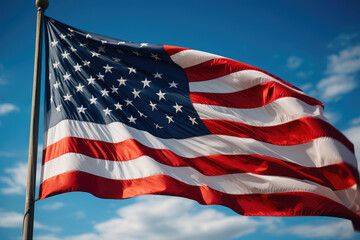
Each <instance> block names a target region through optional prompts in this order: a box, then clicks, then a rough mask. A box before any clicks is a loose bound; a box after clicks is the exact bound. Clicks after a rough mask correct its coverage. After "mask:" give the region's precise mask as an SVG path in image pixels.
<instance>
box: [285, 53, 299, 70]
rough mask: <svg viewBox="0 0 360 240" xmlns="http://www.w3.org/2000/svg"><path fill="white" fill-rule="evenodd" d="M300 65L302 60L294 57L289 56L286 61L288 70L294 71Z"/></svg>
mask: <svg viewBox="0 0 360 240" xmlns="http://www.w3.org/2000/svg"><path fill="white" fill-rule="evenodd" d="M302 63H303V59H301V58H299V57H296V56H291V57H289V58H288V60H287V67H288V68H290V69H296V68H298V67H300V66H301V64H302Z"/></svg>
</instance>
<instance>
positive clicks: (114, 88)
mask: <svg viewBox="0 0 360 240" xmlns="http://www.w3.org/2000/svg"><path fill="white" fill-rule="evenodd" d="M111 90H112V91H111V93H114V92H116V93H117V91H118V88H117V87H115V86H114V85H112V87H111Z"/></svg>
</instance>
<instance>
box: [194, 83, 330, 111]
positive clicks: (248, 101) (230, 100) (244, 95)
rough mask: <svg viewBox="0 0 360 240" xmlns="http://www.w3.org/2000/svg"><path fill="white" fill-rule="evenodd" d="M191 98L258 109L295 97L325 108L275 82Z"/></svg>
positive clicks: (315, 101)
mask: <svg viewBox="0 0 360 240" xmlns="http://www.w3.org/2000/svg"><path fill="white" fill-rule="evenodd" d="M190 97H191V101H192V102H193V103H200V104H207V105H216V106H223V107H231V108H258V107H262V106H265V105H266V104H269V103H271V102H273V101H275V100H277V99H280V98H284V97H294V98H297V99H300V100H301V101H303V102H305V103H307V104H309V105H312V106H315V105H320V106H322V107H324V105H323V104H322V103H321V102H320V101H318V100H316V99H314V98H312V97H309V96H307V95H304V94H301V93H298V92H296V91H294V90H291V89H289V88H287V87H285V86H284V85H281V84H279V83H277V82H274V81H270V82H265V83H261V84H258V85H256V86H253V87H251V88H248V89H245V90H242V91H238V92H234V93H203V92H191V93H190Z"/></svg>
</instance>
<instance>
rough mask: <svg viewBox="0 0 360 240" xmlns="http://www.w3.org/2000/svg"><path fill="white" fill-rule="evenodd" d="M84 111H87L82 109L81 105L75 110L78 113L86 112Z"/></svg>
mask: <svg viewBox="0 0 360 240" xmlns="http://www.w3.org/2000/svg"><path fill="white" fill-rule="evenodd" d="M86 109H87V108H84V106H83V105H81V107H79V108H77V110H78V112H79V113H85V110H86Z"/></svg>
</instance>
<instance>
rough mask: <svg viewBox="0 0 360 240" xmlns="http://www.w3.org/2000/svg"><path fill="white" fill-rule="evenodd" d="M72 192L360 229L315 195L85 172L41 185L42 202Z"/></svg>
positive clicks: (358, 220) (359, 221)
mask: <svg viewBox="0 0 360 240" xmlns="http://www.w3.org/2000/svg"><path fill="white" fill-rule="evenodd" d="M72 191H84V192H89V193H91V194H93V195H94V196H96V197H100V198H107V199H123V198H130V197H134V196H138V195H143V194H159V195H172V196H180V197H185V198H189V199H193V200H195V201H197V202H199V203H200V204H203V205H223V206H226V207H229V208H231V209H232V210H234V211H235V212H237V213H239V214H242V215H248V216H334V217H342V218H347V219H350V220H352V221H353V223H354V225H356V226H360V216H359V215H357V214H355V213H354V212H352V211H351V210H349V209H348V208H346V207H345V206H343V205H341V204H339V203H337V202H335V201H333V200H331V199H329V198H326V197H323V196H320V195H317V194H314V193H310V192H284V193H271V194H243V195H234V194H225V193H222V192H218V191H216V190H213V189H211V188H209V187H208V186H191V185H188V184H185V183H183V182H180V181H177V180H175V179H173V178H171V177H169V176H165V175H156V176H151V177H146V178H140V179H133V180H111V179H106V178H102V177H98V176H94V175H91V174H88V173H84V172H67V173H64V174H61V175H58V176H55V177H52V178H49V179H47V180H45V181H44V182H43V183H42V184H41V185H40V192H39V199H44V198H46V197H50V196H53V195H56V194H60V193H65V192H72Z"/></svg>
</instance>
